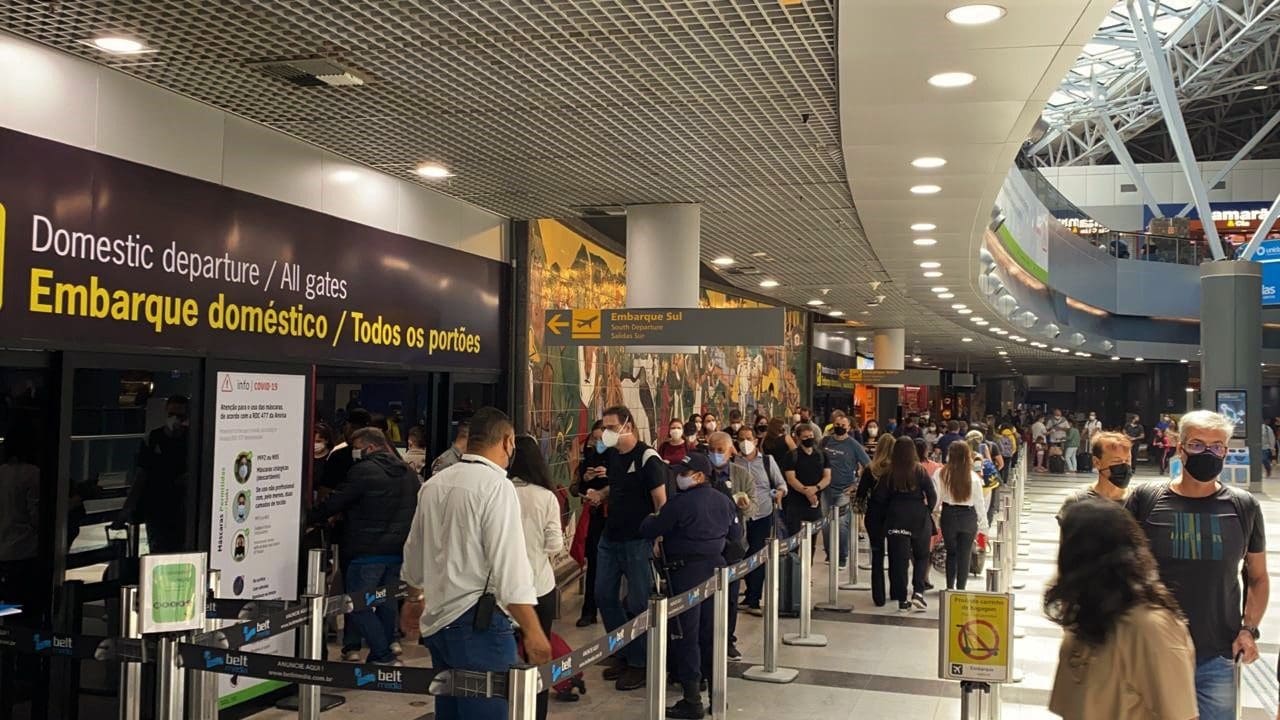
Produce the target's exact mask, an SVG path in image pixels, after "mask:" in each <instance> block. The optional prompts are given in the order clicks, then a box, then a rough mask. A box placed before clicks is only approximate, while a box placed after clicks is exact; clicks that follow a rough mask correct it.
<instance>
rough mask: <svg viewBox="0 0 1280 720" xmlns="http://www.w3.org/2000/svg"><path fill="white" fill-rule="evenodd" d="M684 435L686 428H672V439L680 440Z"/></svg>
mask: <svg viewBox="0 0 1280 720" xmlns="http://www.w3.org/2000/svg"><path fill="white" fill-rule="evenodd" d="M683 437H684V428H671V439H672V440H675V441H676V442H680V439H681V438H683Z"/></svg>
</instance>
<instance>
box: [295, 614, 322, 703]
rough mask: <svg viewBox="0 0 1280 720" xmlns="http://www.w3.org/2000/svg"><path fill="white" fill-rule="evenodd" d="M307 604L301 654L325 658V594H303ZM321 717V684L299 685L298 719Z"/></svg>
mask: <svg viewBox="0 0 1280 720" xmlns="http://www.w3.org/2000/svg"><path fill="white" fill-rule="evenodd" d="M302 602H303V603H304V604H305V605H306V606H307V624H306V625H304V626H303V627H302V632H301V633H300V635H301V639H302V642H301V643H300V645H301V647H300V648H299V649H300V651H301V653H300V654H301V656H302V658H303V659H306V660H322V659H324V596H323V595H319V594H315V595H310V594H309V595H303V596H302ZM318 717H320V686H319V685H298V720H316V718H318Z"/></svg>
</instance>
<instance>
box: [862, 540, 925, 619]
mask: <svg viewBox="0 0 1280 720" xmlns="http://www.w3.org/2000/svg"><path fill="white" fill-rule="evenodd" d="M888 538H889V597H890V598H891V599H893V600H897V601H898V602H905V601H906V599H907V566H908V565H910V566H911V591H912V592H913V593H915V594H917V595H923V594H924V584H925V581H926V580H927V579H928V577H929V530H928V527H927V526H922V527H921V528H920V529H919V530H915V531H911V530H890V531H889V532H888ZM874 573H875V570H874V568H873V569H872V574H873V577H874Z"/></svg>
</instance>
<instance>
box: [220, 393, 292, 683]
mask: <svg viewBox="0 0 1280 720" xmlns="http://www.w3.org/2000/svg"><path fill="white" fill-rule="evenodd" d="M216 383H217V387H216V389H215V391H214V392H213V393H212V396H213V398H214V401H215V408H214V423H213V435H214V438H213V502H212V522H211V523H210V525H209V529H210V530H209V531H210V538H209V566H210V567H212V568H217V569H218V570H221V571H222V576H221V581H220V583H221V584H220V587H219V589H218V597H220V598H236V599H246V600H263V599H284V600H296V599H297V588H298V541H299V537H300V535H299V533H300V530H301V528H300V524H301V520H300V516H301V512H302V492H303V467H302V462H303V450H302V448H303V442H304V440H305V439H306V437H307V429H306V398H307V395H306V388H307V377H306V376H305V375H280V374H273V373H252V372H219V373H218V374H217V378H216ZM293 646H294V642H293V633H292V632H290V633H285V634H282V635H280V636H278V637H269V638H266V639H265V640H263V641H261V642H256V643H252V644H250V645H247V646H245V649H246V650H250V651H252V652H264V653H273V654H277V655H292V654H293V650H294V647H293ZM219 682H220V683H221V685H220V692H219V697H220V698H221V699H220V701H219V705H220V706H221V707H224V708H225V707H230V706H232V705H235V704H238V703H241V702H244V701H245V700H248V699H250V698H253V697H257V696H259V695H262V694H264V693H267V692H270V691H271V690H274V689H276V688H278V687H281V686H282V685H283V684H284V683H281V682H278V681H273V680H271V681H260V680H254V679H251V678H243V677H238V676H234V675H232V676H227V675H222V676H220V680H219Z"/></svg>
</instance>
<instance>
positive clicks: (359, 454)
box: [351, 448, 364, 462]
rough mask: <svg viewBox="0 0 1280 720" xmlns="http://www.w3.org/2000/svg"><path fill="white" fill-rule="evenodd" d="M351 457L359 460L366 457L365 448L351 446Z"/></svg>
mask: <svg viewBox="0 0 1280 720" xmlns="http://www.w3.org/2000/svg"><path fill="white" fill-rule="evenodd" d="M351 459H352V460H355V461H356V462H359V461H360V460H362V459H364V450H361V449H360V448H351Z"/></svg>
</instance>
